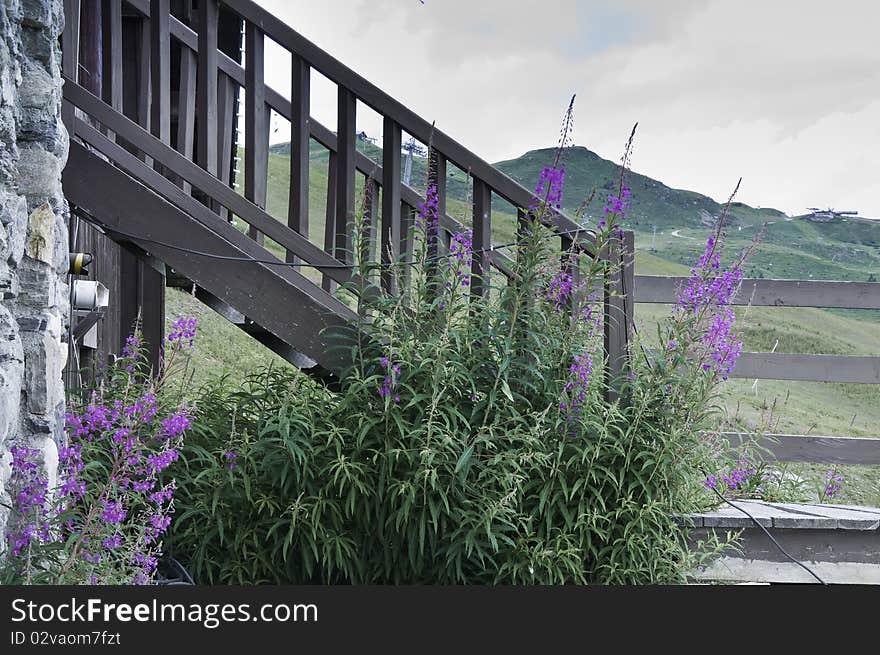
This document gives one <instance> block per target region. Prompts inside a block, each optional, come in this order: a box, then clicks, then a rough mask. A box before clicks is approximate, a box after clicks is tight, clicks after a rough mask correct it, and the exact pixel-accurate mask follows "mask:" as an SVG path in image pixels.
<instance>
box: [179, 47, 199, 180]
mask: <svg viewBox="0 0 880 655" xmlns="http://www.w3.org/2000/svg"><path fill="white" fill-rule="evenodd" d="M196 66H197V62H196V53H194V52H193V51H192V50H190V49H189V48H188V47H186V46H185V45H181V46H180V82H179V86H178V89H179V92H178V101H177V151H178V152H179V153H180V154H182V155H184V156H185V157H186V158H187V159H190V160H191V159H192V158H193V146H194V140H195V125H196ZM181 184H182V187H181V188H182V189H183V191H184V193H191V192H192V185H191V184H190V183H189V182H186V181H183V180H181Z"/></svg>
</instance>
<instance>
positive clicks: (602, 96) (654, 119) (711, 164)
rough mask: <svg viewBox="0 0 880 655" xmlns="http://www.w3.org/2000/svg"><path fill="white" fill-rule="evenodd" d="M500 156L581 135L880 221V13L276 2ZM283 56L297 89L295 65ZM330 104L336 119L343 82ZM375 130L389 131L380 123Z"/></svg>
mask: <svg viewBox="0 0 880 655" xmlns="http://www.w3.org/2000/svg"><path fill="white" fill-rule="evenodd" d="M260 3H261V4H262V5H263V6H265V7H267V8H268V9H270V10H271V11H273V13H275V14H277V15H278V16H279V17H280V18H282V19H283V20H285V21H286V22H287V23H289V24H290V25H291V26H292V27H294V29H296V30H297V31H299V32H301V33H302V34H303V35H304V36H306V37H307V38H309V39H311V40H312V41H314V42H315V43H316V44H317V45H319V46H320V47H322V48H324V49H325V50H327V51H328V52H330V53H331V54H333V55H334V56H335V57H336V58H338V59H340V60H341V61H342V62H343V63H345V64H346V65H348V66H349V67H351V68H353V69H354V70H356V71H357V72H358V73H360V74H361V75H363V76H364V77H366V78H367V79H369V80H370V81H372V82H373V83H375V84H376V85H377V86H379V87H380V88H382V89H384V90H385V91H387V92H388V93H389V94H390V95H392V96H394V97H396V98H397V99H398V100H400V101H401V102H403V103H404V104H405V105H407V106H409V107H410V108H412V109H413V110H414V111H416V112H417V113H419V114H420V115H422V116H423V117H425V118H426V119H427V120H436V123H437V126H438V127H439V128H440V129H442V130H444V131H446V132H447V133H448V134H450V135H451V136H452V137H453V138H455V139H457V140H459V141H461V142H462V143H464V144H465V145H467V146H468V147H470V148H471V149H473V150H474V151H475V152H477V153H478V154H480V155H481V156H482V157H483V158H485V159H488V160H490V161H496V160H500V159H508V158H511V157H516V156H518V155H520V154H522V153H523V152H524V151H526V150H529V149H533V148H539V147H547V146H550V145H552V144H553V143H554V142H555V139H556V135H557V131H558V126H559V121H560V119H561V116H562V113H563V111H564V109H565V106H566V104H567V101H568V98H569V97H570V95H571V93H577V94H578V102H577V104H576V114H575V130H574V138H575V142H576V143H577V144H579V145H585V146H587V147H588V148H590V149H592V150H595V151H596V152H598V153H599V154H600V155H602V156H604V157H607V158H609V159H615V160H616V159H617V157H618V156H619V153H620V150H621V149H622V146H623V143H624V141H625V139H626V137H627V136H628V134H629V130H630V128H631V127H632V124H633V123H634V122H635V121H639V122H640V129H639V136H638V137H637V149H636V153H635V157H634V160H633V163H634V167H635V169H636V170H638V171H640V172H643V173H645V174H647V175H650V176H652V177H655V178H658V179H660V180H661V181H663V182H665V183H666V184H669V185H670V186H677V187H683V188H688V189H692V190H695V191H700V192H702V193H706V194H708V195H711V196H713V197H715V198H716V199H724V198H725V197H726V196H727V194H728V193H729V191H730V189H731V188H732V187H733V185H734V184H735V182H736V179H737V178H738V177H740V176H742V177H743V178H744V179H743V186H742V189H741V192H740V196H739V199H740V200H742V201H743V202H748V203H750V204H755V205H761V206H775V207H778V208H780V209H783V210H785V211H788V212H792V213H799V212H801V211H803V209H804V207H806V206H813V205H821V206H824V205H833V206H835V207H837V208H840V209H857V210H859V211H860V212H861V213H862V214H863V215H868V216H877V217H880V175H878V173H880V147H878V146H880V112H878V110H880V47H878V46H877V45H876V35H875V34H874V33H873V32H874V31H875V30H876V25H877V17H878V12H877V11H876V10H872V9H871V8H870V7H871V5H869V4H867V3H863V2H847V1H839V2H835V3H826V2H823V3H818V2H815V3H813V2H804V1H801V2H790V1H784V0H783V1H780V0H774V1H773V2H768V1H766V0H765V1H762V2H757V1H751V0H746V1H741V2H737V3H733V2H728V1H725V0H698V1H687V0H682V1H678V2H668V1H664V2H662V3H660V2H656V1H653V2H652V1H649V0H625V1H618V2H611V1H610V0H609V1H596V2H575V1H574V0H555V1H554V0H546V1H544V2H513V1H510V0H507V1H504V0H481V1H480V2H474V1H472V0H467V1H466V0H425V3H424V4H422V3H420V2H419V0H371V1H369V2H367V1H366V0H347V1H346V0H324V1H323V2H320V3H316V2H311V1H305V0H299V1H290V0H260ZM272 52H273V51H270V53H269V60H270V65H269V66H268V70H267V75H268V76H269V79H270V81H271V83H272V84H273V85H275V86H278V87H279V90H284V91H285V92H286V91H287V90H288V89H289V82H288V79H287V78H288V77H289V62H288V61H287V58H286V57H279V56H275V55H273V54H272ZM313 85H314V91H313V113H314V114H315V115H316V117H318V118H319V119H320V120H322V121H325V122H327V123H328V124H329V126H330V127H331V128H333V127H334V124H335V95H334V93H335V92H334V90H333V88H332V85H326V84H324V85H322V84H320V83H319V82H315V83H313ZM359 127H362V128H363V129H366V130H367V132H368V133H371V134H376V135H378V134H379V133H380V132H381V124H380V123H379V121H378V120H376V119H373V120H368V119H367V120H364V121H361V122H360V124H359Z"/></svg>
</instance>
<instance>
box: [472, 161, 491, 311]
mask: <svg viewBox="0 0 880 655" xmlns="http://www.w3.org/2000/svg"><path fill="white" fill-rule="evenodd" d="M473 179H474V218H473V221H474V222H473V250H474V253H473V259H472V262H471V295H473V296H486V295H488V293H489V269H490V266H489V253H488V252H483V251H484V250H485V249H487V248H489V247H490V246H491V245H492V223H491V221H492V190H491V189H490V188H489V186H488V185H487V184H486V183H485V182H483V181H482V180H480V179H479V178H476V177H475V178H473Z"/></svg>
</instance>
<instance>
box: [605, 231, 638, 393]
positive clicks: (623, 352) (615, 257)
mask: <svg viewBox="0 0 880 655" xmlns="http://www.w3.org/2000/svg"><path fill="white" fill-rule="evenodd" d="M630 234H632V233H631V232H630ZM628 241H629V242H628ZM631 243H632V241H631V238H629V239H628V237H627V236H626V233H624V237H623V238H622V239H620V238H617V237H614V238H612V239H611V240H610V243H609V246H608V259H607V264H608V268H607V269H606V270H607V272H606V276H605V286H604V295H605V298H604V310H605V311H604V313H605V317H604V318H605V320H604V337H605V338H604V342H605V357H606V369H605V382H606V385H607V388H606V396H607V398H608V400H609V402H613V401H615V400H617V399H619V397H620V385H621V383H622V382H623V377H624V375H625V374H626V370H627V367H628V364H629V329H630V321H631V320H632V314H631V311H632V310H631V309H629V313H628V311H627V310H628V305H631V303H632V299H631V296H632V284H633V274H632V255H631V254H628V253H627V248H628V247H629V248H631V247H632V246H631ZM627 296H630V298H629V299H628V298H627Z"/></svg>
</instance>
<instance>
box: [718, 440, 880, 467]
mask: <svg viewBox="0 0 880 655" xmlns="http://www.w3.org/2000/svg"><path fill="white" fill-rule="evenodd" d="M723 436H724V437H726V438H727V439H728V440H729V441H730V443H731V445H734V446H736V445H739V444H742V443H744V442H747V441H749V440H750V439H751V435H748V434H745V433H741V432H726V433H724V435H723ZM759 445H760V446H762V447H763V448H766V449H767V450H768V451H770V454H771V455H772V456H773V458H774V459H776V460H778V461H780V462H809V463H812V464H844V465H865V466H878V465H880V439H871V438H863V437H828V436H814V435H809V434H765V435H762V436H761V438H760V440H759Z"/></svg>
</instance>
